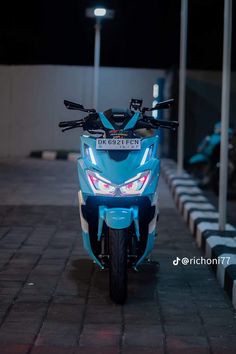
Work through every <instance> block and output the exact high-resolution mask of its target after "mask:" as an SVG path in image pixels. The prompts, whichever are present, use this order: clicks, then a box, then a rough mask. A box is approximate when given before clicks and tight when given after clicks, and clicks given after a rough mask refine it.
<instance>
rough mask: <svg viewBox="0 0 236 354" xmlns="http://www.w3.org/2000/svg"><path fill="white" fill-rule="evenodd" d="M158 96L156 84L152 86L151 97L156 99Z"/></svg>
mask: <svg viewBox="0 0 236 354" xmlns="http://www.w3.org/2000/svg"><path fill="white" fill-rule="evenodd" d="M158 96H159V85H158V84H154V85H153V97H154V98H157V97H158Z"/></svg>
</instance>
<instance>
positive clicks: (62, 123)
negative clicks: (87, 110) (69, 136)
mask: <svg viewBox="0 0 236 354" xmlns="http://www.w3.org/2000/svg"><path fill="white" fill-rule="evenodd" d="M81 121H82V120H81V119H76V120H67V121H65V122H60V123H59V124H58V126H59V128H65V127H68V126H71V125H74V124H77V123H80V122H81Z"/></svg>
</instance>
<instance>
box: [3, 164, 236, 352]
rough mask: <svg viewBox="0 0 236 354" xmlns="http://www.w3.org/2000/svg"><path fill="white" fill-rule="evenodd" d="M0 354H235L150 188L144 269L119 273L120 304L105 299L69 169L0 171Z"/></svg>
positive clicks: (232, 321)
mask: <svg viewBox="0 0 236 354" xmlns="http://www.w3.org/2000/svg"><path fill="white" fill-rule="evenodd" d="M0 171H1V172H0V182H1V183H0V200H1V206H0V220H1V227H0V321H1V322H0V354H49V353H50V354H51V353H55V354H80V353H83V354H113V353H119V354H132V353H135V354H136V353H147V354H152V353H153V354H154V353H155V354H159V353H163V354H164V353H165V354H178V353H181V354H182V353H184V354H190V353H191V354H195V353H196V354H202V353H204V354H205V353H209V354H210V353H211V354H222V353H227V354H228V353H230V354H233V353H234V354H235V352H236V318H235V312H234V311H233V309H232V306H231V303H230V301H229V299H228V298H227V296H226V295H225V294H224V292H223V290H222V289H221V288H220V287H219V285H218V283H217V281H216V279H215V277H214V274H213V273H212V271H211V269H210V268H208V267H207V266H205V265H201V266H194V265H192V266H183V265H182V266H176V267H174V266H173V264H172V262H173V260H174V259H175V258H176V256H178V257H200V256H201V255H202V254H201V252H200V251H199V250H198V249H197V248H196V246H195V244H194V240H193V238H192V237H191V236H190V234H189V232H188V230H187V227H186V226H185V224H184V222H183V221H182V219H181V217H180V216H179V215H178V213H177V211H176V210H175V208H174V205H173V203H172V200H171V197H170V195H169V191H168V190H167V188H166V186H165V184H164V183H163V181H161V184H160V198H161V217H160V223H159V240H158V242H157V244H156V247H155V251H154V254H153V259H155V260H158V261H159V262H160V269H158V268H157V267H156V266H155V265H152V264H151V265H145V266H143V267H142V269H141V271H140V272H139V273H135V272H133V271H130V272H129V299H128V301H127V304H126V305H125V306H117V305H114V304H112V303H111V302H110V300H109V298H108V274H107V272H101V271H99V270H98V269H97V268H95V267H94V266H93V264H92V263H91V262H90V261H89V260H88V259H87V255H86V254H85V253H84V251H83V248H82V243H81V237H80V225H79V219H78V209H77V207H75V205H76V204H75V203H76V198H75V193H76V189H77V186H76V183H75V178H76V173H75V164H73V163H68V162H61V161H53V162H45V161H32V160H28V161H27V160H25V161H18V162H17V163H15V162H14V161H10V162H6V161H5V162H4V161H2V162H0Z"/></svg>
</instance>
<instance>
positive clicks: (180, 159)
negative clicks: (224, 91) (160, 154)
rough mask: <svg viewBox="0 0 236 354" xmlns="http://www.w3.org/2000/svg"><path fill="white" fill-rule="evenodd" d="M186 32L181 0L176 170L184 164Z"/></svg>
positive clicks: (185, 7) (184, 1) (184, 7)
mask: <svg viewBox="0 0 236 354" xmlns="http://www.w3.org/2000/svg"><path fill="white" fill-rule="evenodd" d="M187 32H188V0H181V29H180V65H179V111H178V120H179V129H178V144H177V172H178V174H180V173H182V172H183V166H184V130H185V129H184V126H185V96H186V94H185V92H186V61H187V60H186V59H187Z"/></svg>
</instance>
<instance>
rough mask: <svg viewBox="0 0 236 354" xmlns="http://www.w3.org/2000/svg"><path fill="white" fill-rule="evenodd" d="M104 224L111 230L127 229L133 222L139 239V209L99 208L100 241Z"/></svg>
mask: <svg viewBox="0 0 236 354" xmlns="http://www.w3.org/2000/svg"><path fill="white" fill-rule="evenodd" d="M103 222H105V223H106V225H107V226H108V227H109V228H111V229H126V228H128V227H129V226H130V225H131V224H132V222H134V225H135V231H136V236H137V238H138V239H139V237H140V233H139V223H138V208H137V207H136V206H133V207H131V208H107V207H106V206H100V207H99V222H98V240H100V238H101V234H102V226H103Z"/></svg>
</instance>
